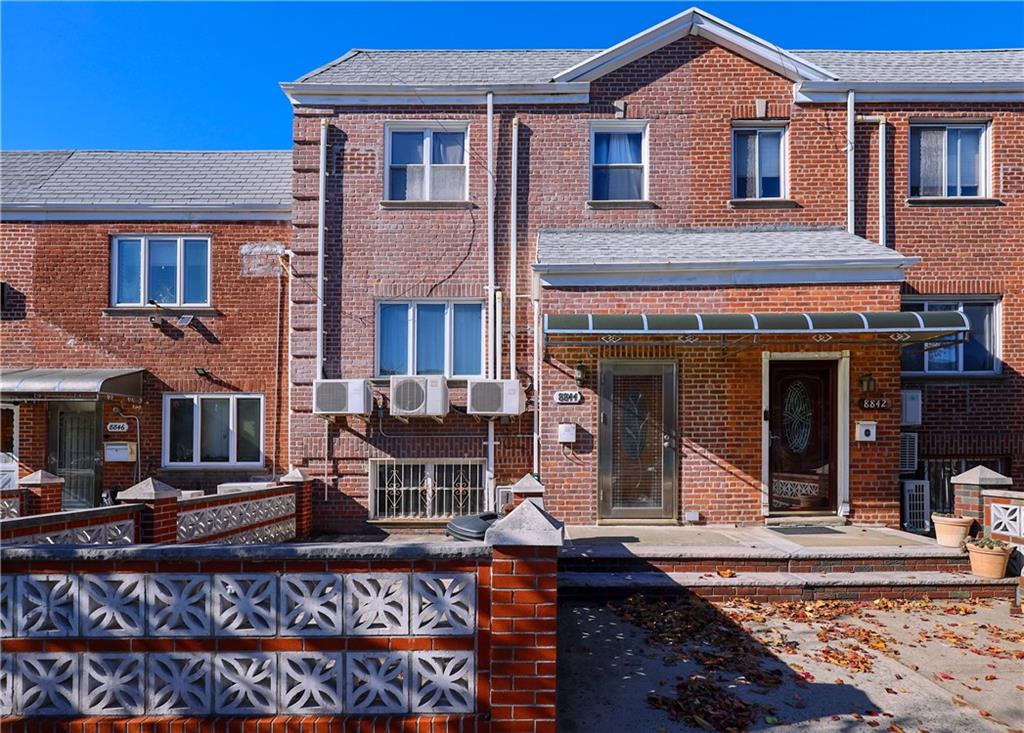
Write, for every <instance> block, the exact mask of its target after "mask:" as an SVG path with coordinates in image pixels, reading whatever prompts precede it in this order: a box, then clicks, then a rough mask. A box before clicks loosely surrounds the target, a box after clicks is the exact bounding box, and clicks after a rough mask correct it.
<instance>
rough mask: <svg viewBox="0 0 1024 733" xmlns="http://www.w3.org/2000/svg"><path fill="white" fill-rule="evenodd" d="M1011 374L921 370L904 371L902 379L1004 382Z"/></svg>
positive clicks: (909, 380)
mask: <svg viewBox="0 0 1024 733" xmlns="http://www.w3.org/2000/svg"><path fill="white" fill-rule="evenodd" d="M1008 376H1009V375H1007V374H1004V373H1001V372H1000V373H990V374H921V373H920V372H903V373H901V374H900V379H901V380H903V381H906V382H918V381H920V382H1002V381H1004V380H1005V379H1007V378H1008Z"/></svg>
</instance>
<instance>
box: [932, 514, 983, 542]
mask: <svg viewBox="0 0 1024 733" xmlns="http://www.w3.org/2000/svg"><path fill="white" fill-rule="evenodd" d="M972 524H974V519H973V518H971V517H960V516H957V515H956V514H932V526H933V527H935V542H936V543H937V544H939V545H942V546H943V547H960V545H962V544H963V543H964V540H966V539H967V535H968V533H969V532H970V531H971V525H972Z"/></svg>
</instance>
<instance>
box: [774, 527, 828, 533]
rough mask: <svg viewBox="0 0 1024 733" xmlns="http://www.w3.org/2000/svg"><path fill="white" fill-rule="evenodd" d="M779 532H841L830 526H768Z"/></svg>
mask: <svg viewBox="0 0 1024 733" xmlns="http://www.w3.org/2000/svg"><path fill="white" fill-rule="evenodd" d="M768 529H770V530H771V531H772V532H778V533H779V534H842V532H840V531H839V530H838V529H832V528H830V527H769V528H768Z"/></svg>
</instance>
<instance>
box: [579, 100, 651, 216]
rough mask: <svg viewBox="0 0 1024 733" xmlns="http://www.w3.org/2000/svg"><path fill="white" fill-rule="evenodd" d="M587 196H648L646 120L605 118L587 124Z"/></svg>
mask: <svg viewBox="0 0 1024 733" xmlns="http://www.w3.org/2000/svg"><path fill="white" fill-rule="evenodd" d="M590 198H591V200H593V201H643V200H645V199H646V198H647V123H646V122H643V121H637V120H606V121H603V122H595V123H593V124H592V125H591V128H590Z"/></svg>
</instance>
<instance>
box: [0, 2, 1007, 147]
mask: <svg viewBox="0 0 1024 733" xmlns="http://www.w3.org/2000/svg"><path fill="white" fill-rule="evenodd" d="M691 4H693V3H687V2H657V3H639V2H637V3H618V2H567V3H542V2H522V3H498V2H484V3H471V2H460V3H453V4H441V3H428V2H418V3H387V2H371V3H354V2H353V3H328V2H319V3H273V2H265V3H240V2H239V3H198V2H197V3H41V2H13V3H12V2H3V3H0V63H2V67H0V105H2V110H0V125H2V127H0V146H2V147H3V148H6V149H20V148H114V149H124V148H163V149H221V148H223V149H250V148H286V147H288V146H289V144H290V139H291V126H290V117H291V110H290V107H289V105H288V102H287V100H286V99H285V97H284V95H283V94H282V93H281V91H280V89H279V88H278V86H277V83H278V82H280V81H286V80H293V79H295V78H297V77H298V76H300V75H301V74H303V73H304V72H306V71H309V70H310V69H313V68H315V67H317V66H320V65H322V64H324V63H326V62H328V61H330V60H331V59H333V58H335V57H337V56H340V55H341V54H342V53H344V52H345V51H346V50H347V49H349V48H352V47H363V48H487V47H491V48H552V47H556V48H557V47H576V48H580V47H582V48H588V47H607V46H609V45H611V44H613V43H616V42H618V41H620V40H622V39H623V38H625V37H628V36H630V35H632V34H633V33H636V32H637V31H640V30H642V29H643V28H645V27H647V26H649V25H652V24H654V23H657V22H659V21H661V20H663V19H665V18H667V17H669V16H671V15H674V14H675V13H677V12H680V11H681V10H685V9H686V8H687V7H689V5H691ZM700 7H702V8H704V9H705V10H707V11H708V12H711V13H714V14H715V15H718V16H719V17H721V18H723V19H725V20H727V21H730V22H732V23H734V24H736V25H739V26H741V27H743V28H745V29H746V30H748V31H750V32H752V33H756V34H758V35H760V36H763V37H765V38H767V39H768V40H770V41H773V42H775V43H778V44H779V45H781V46H784V47H787V48H864V49H879V48H911V49H920V48H1006V47H1022V46H1024V3H1021V2H989V3H986V2H906V3H896V2H861V3H853V2H850V3H847V2H783V3H778V2H707V3H700Z"/></svg>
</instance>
